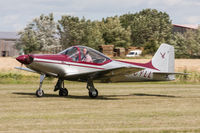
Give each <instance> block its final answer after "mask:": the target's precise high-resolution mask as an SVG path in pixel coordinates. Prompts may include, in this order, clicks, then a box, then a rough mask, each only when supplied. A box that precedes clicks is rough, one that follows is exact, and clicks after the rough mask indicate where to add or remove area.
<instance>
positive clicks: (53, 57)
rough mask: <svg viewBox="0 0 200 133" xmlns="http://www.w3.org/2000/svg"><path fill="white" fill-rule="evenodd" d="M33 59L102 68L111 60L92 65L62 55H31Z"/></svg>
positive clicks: (91, 63)
mask: <svg viewBox="0 0 200 133" xmlns="http://www.w3.org/2000/svg"><path fill="white" fill-rule="evenodd" d="M31 56H33V57H34V58H38V59H46V60H54V61H65V62H72V63H81V64H88V65H95V66H102V65H105V64H107V63H109V62H111V61H112V60H106V61H105V62H103V63H93V62H83V61H73V60H72V59H71V58H69V57H68V56H66V55H63V54H55V55H31Z"/></svg>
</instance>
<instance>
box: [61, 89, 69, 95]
mask: <svg viewBox="0 0 200 133" xmlns="http://www.w3.org/2000/svg"><path fill="white" fill-rule="evenodd" d="M59 96H68V90H67V89H66V88H64V89H63V88H62V89H60V91H59Z"/></svg>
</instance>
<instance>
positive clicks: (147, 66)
mask: <svg viewBox="0 0 200 133" xmlns="http://www.w3.org/2000/svg"><path fill="white" fill-rule="evenodd" d="M116 61H119V62H123V63H128V64H132V65H136V66H141V67H145V68H149V69H154V70H158V71H160V70H159V69H157V68H155V67H154V66H153V65H152V61H149V62H148V63H136V62H128V61H121V60H116Z"/></svg>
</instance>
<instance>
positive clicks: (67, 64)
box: [34, 61, 104, 69]
mask: <svg viewBox="0 0 200 133" xmlns="http://www.w3.org/2000/svg"><path fill="white" fill-rule="evenodd" d="M34 62H43V63H50V64H61V65H70V66H79V67H87V68H94V69H104V68H98V67H91V66H83V65H75V64H66V63H55V62H50V61H34Z"/></svg>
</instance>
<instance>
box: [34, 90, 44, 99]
mask: <svg viewBox="0 0 200 133" xmlns="http://www.w3.org/2000/svg"><path fill="white" fill-rule="evenodd" d="M36 96H37V97H42V96H44V91H43V90H39V89H38V90H37V91H36Z"/></svg>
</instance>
